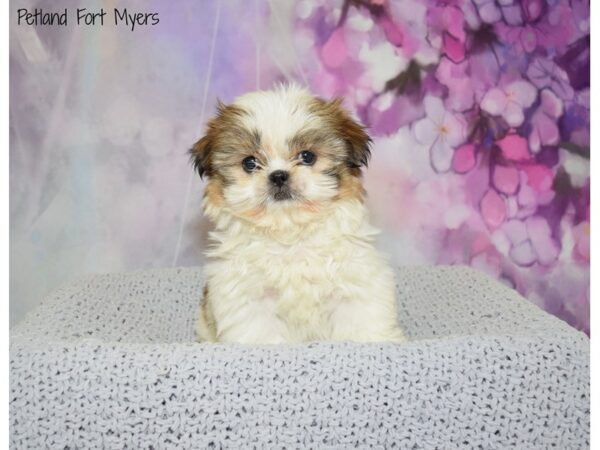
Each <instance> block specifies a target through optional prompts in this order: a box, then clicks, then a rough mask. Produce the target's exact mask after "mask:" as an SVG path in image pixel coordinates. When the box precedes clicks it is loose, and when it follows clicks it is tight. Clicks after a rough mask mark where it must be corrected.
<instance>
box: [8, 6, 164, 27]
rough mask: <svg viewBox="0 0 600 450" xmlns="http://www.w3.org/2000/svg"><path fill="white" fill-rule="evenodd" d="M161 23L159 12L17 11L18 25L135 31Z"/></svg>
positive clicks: (21, 9) (120, 10)
mask: <svg viewBox="0 0 600 450" xmlns="http://www.w3.org/2000/svg"><path fill="white" fill-rule="evenodd" d="M159 22H160V17H159V15H158V13H157V12H139V11H131V10H129V9H127V8H113V10H112V13H109V12H108V11H105V10H104V8H100V9H99V10H91V9H89V8H77V9H74V10H68V9H67V8H65V9H64V10H62V11H60V12H55V11H44V10H43V9H41V8H35V9H33V10H29V9H27V8H19V9H18V10H17V25H29V26H57V27H66V26H69V25H70V24H75V25H76V26H88V27H89V26H105V25H114V26H126V27H128V28H129V29H130V30H131V31H134V30H136V29H138V28H139V27H145V26H153V25H157V24H158V23H159Z"/></svg>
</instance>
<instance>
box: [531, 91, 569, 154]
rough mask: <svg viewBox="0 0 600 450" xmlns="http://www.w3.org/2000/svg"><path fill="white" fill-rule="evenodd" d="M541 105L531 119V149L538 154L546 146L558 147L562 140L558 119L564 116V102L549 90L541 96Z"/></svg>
mask: <svg viewBox="0 0 600 450" xmlns="http://www.w3.org/2000/svg"><path fill="white" fill-rule="evenodd" d="M540 99H541V103H540V106H539V107H538V109H537V110H536V112H535V113H534V114H533V116H532V117H531V126H532V130H531V133H530V134H529V148H530V149H531V151H532V152H534V153H537V152H539V151H540V149H541V148H542V146H544V145H556V144H558V142H559V140H560V132H559V130H558V125H557V119H558V118H559V117H560V116H562V114H563V104H562V101H561V100H560V99H559V98H558V97H557V96H556V95H554V93H553V92H552V91H550V90H548V89H544V90H543V91H542V92H541V94H540Z"/></svg>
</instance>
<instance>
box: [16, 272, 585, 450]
mask: <svg viewBox="0 0 600 450" xmlns="http://www.w3.org/2000/svg"><path fill="white" fill-rule="evenodd" d="M396 276H397V286H398V294H397V296H398V303H399V320H400V322H401V324H402V326H403V328H404V330H406V333H407V335H408V337H409V339H410V342H408V343H405V344H392V343H379V344H356V343H331V342H315V343H310V344H305V345H280V346H253V347H248V346H242V345H222V344H209V343H202V344H199V343H195V342H194V336H193V322H194V320H195V318H196V314H197V312H198V308H199V300H200V296H201V292H202V286H203V279H202V275H201V270H200V269H199V268H178V269H160V270H150V271H140V272H134V273H122V274H108V275H95V276H89V277H86V278H83V279H81V280H79V281H77V282H74V283H72V284H70V285H68V286H66V287H64V288H63V289H60V290H59V291H57V292H55V293H54V294H53V295H50V296H49V297H48V298H46V299H45V300H44V301H43V302H42V304H41V306H39V307H38V308H37V309H36V310H35V311H33V312H32V313H30V314H29V316H28V317H27V318H26V319H25V320H24V321H23V322H22V323H20V324H19V325H17V326H16V327H15V328H13V329H12V330H11V333H10V335H11V338H10V339H11V344H10V441H11V447H12V448H15V449H26V448H27V449H29V448H30V449H43V448H82V449H83V448H85V449H87V448H110V449H117V448H118V449H121V448H132V449H142V448H148V449H150V448H154V449H162V448H183V449H193V448H259V449H263V448H354V447H358V448H366V447H372V448H399V449H405V448H427V449H428V448H431V449H433V448H443V449H452V448H457V449H465V448H482V449H490V448H519V449H533V448H535V449H538V448H540V449H542V448H543V449H545V448H557V449H576V448H587V447H588V446H589V437H588V433H589V371H588V367H589V339H588V338H587V336H585V335H584V334H582V333H579V332H577V331H575V330H574V329H572V328H570V327H569V326H568V325H566V324H565V323H564V322H562V321H560V320H559V319H556V318H555V317H553V316H550V315H549V314H547V313H545V312H543V311H542V310H540V309H539V308H538V307H536V306H535V305H533V304H531V303H529V302H527V301H526V300H524V299H523V298H522V297H520V296H519V295H518V294H517V293H516V292H515V291H513V290H511V289H509V288H508V287H505V286H503V285H502V284H499V283H498V282H496V281H494V280H492V279H491V278H488V277H487V276H485V275H482V274H480V273H478V272H475V271H474V270H472V269H469V268H465V267H411V268H399V269H398V270H397V275H396Z"/></svg>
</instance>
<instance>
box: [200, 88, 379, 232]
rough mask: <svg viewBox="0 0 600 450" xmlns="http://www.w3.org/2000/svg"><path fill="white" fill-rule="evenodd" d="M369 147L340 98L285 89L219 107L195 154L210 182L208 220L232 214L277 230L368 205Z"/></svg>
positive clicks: (358, 126)
mask: <svg viewBox="0 0 600 450" xmlns="http://www.w3.org/2000/svg"><path fill="white" fill-rule="evenodd" d="M369 143H370V139H369V137H368V135H367V134H366V133H365V131H364V128H363V127H362V126H361V125H359V124H358V123H356V122H355V121H354V120H352V118H351V117H350V115H349V114H348V113H347V112H346V111H345V110H343V109H342V107H341V101H339V100H334V101H331V102H326V101H324V100H321V99H319V98H315V97H313V96H311V95H310V94H309V93H307V92H306V91H305V90H303V89H299V88H297V87H280V88H278V89H276V90H274V91H267V92H254V93H250V94H246V95H244V96H242V97H240V98H238V99H237V100H236V101H235V102H234V103H233V104H232V105H227V106H226V105H223V104H219V107H218V113H217V115H216V117H215V118H213V119H212V120H211V121H209V123H208V130H207V133H206V135H205V136H204V137H203V138H202V139H200V140H199V141H198V142H197V143H196V144H195V145H194V147H193V148H192V150H191V154H192V157H193V160H194V165H195V167H196V169H197V170H198V172H199V173H200V175H201V176H202V175H207V176H208V178H209V181H208V185H207V189H206V193H205V206H206V209H207V212H208V213H209V215H217V213H218V212H219V211H223V210H226V211H228V212H229V213H230V214H232V215H234V216H236V217H239V218H243V219H246V220H248V221H250V222H253V223H254V224H256V225H262V226H277V224H278V223H281V222H285V221H286V220H287V221H288V222H289V221H290V220H291V221H292V222H294V223H306V222H307V221H310V220H314V219H316V218H317V217H319V216H320V215H322V214H324V213H325V212H326V211H327V210H328V207H329V206H331V205H332V204H333V203H334V202H336V201H339V200H342V199H349V198H354V199H357V200H362V196H363V188H362V184H361V181H360V167H361V166H363V165H366V163H367V160H368V157H369ZM211 213H212V214H211Z"/></svg>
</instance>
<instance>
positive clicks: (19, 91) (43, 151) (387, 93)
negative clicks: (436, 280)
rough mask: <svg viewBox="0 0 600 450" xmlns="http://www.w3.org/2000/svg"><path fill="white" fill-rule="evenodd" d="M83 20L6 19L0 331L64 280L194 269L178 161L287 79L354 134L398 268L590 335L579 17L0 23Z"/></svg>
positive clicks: (421, 5)
mask: <svg viewBox="0 0 600 450" xmlns="http://www.w3.org/2000/svg"><path fill="white" fill-rule="evenodd" d="M79 3H81V2H77V1H75V2H73V1H71V0H69V1H52V2H51V1H49V0H43V1H42V0H40V1H33V0H17V1H16V3H13V2H11V66H10V70H11V88H10V89H11V105H10V117H11V320H14V319H18V318H19V317H21V316H22V314H23V313H24V311H26V310H28V309H30V308H31V307H32V306H33V305H35V304H36V303H37V301H39V298H40V297H41V295H42V294H44V293H46V292H48V291H50V290H51V289H54V288H55V287H56V286H57V285H59V284H61V283H62V282H65V281H66V280H68V279H70V278H73V277H74V276H77V275H78V274H80V273H85V272H97V271H117V270H128V269H133V268H144V267H153V266H154V267H156V266H168V265H193V264H200V263H201V262H202V248H203V246H204V245H205V237H206V230H207V228H208V227H209V224H208V223H207V222H206V220H204V219H203V218H202V216H201V213H200V201H201V195H202V190H203V186H204V185H203V183H202V182H201V181H200V180H199V179H198V178H197V177H196V176H195V175H194V174H193V171H192V169H191V167H190V166H189V162H188V159H187V155H186V150H187V148H189V145H190V144H191V143H193V142H194V140H195V139H197V138H198V137H199V135H200V133H201V130H202V127H203V124H204V123H205V122H206V120H207V118H208V117H209V115H210V114H211V112H212V111H213V105H214V103H215V101H216V98H217V97H219V98H221V99H222V100H224V101H231V100H232V99H233V98H234V97H235V96H236V95H238V94H241V93H243V92H245V91H248V90H252V89H256V88H268V87H270V86H271V85H272V84H273V83H275V82H278V81H286V80H287V81H295V82H297V83H300V84H302V85H305V86H307V87H309V88H310V89H311V90H313V91H314V92H315V93H317V94H319V95H322V96H325V97H332V96H341V97H343V98H344V103H345V105H346V106H347V107H348V108H350V109H351V110H352V111H353V112H355V114H356V115H357V116H358V117H359V118H360V119H361V120H362V121H363V122H364V123H365V124H366V125H368V126H369V128H370V133H371V135H372V136H373V138H374V149H373V158H372V161H371V163H370V166H369V169H368V170H367V172H366V174H365V183H366V185H367V189H368V192H369V197H368V202H369V207H370V209H371V211H372V213H373V220H374V222H375V223H376V224H377V225H378V226H379V227H380V228H381V229H382V234H381V237H380V242H379V245H381V247H382V248H383V249H384V250H386V251H387V253H388V254H390V255H391V257H392V259H393V260H394V262H396V263H399V264H467V265H470V266H472V267H475V268H477V269H479V270H482V271H485V272H487V273H489V274H490V275H492V276H493V277H495V278H497V279H499V280H501V281H502V282H505V283H507V284H508V285H510V286H512V287H514V288H515V289H517V290H518V291H519V292H520V293H521V294H523V295H524V296H525V297H527V298H528V299H529V300H530V301H532V302H534V303H536V304H538V305H539V306H541V307H542V308H544V309H545V310H547V311H549V312H551V313H553V314H555V315H557V316H558V317H560V318H562V319H564V320H566V321H567V322H569V323H570V324H572V325H573V326H575V327H576V328H578V329H581V330H583V331H585V332H587V333H589V323H590V322H589V296H590V293H589V278H590V276H589V261H590V244H589V242H590V211H589V208H590V195H589V192H590V188H589V187H590V177H589V156H590V148H589V131H590V122H589V117H590V106H589V92H590V79H589V78H590V71H589V64H590V38H589V36H590V21H589V3H588V2H582V1H575V0H573V1H567V0H529V1H522V2H518V1H513V0H448V1H441V0H438V1H433V0H418V1H417V0H397V1H393V0H370V1H369V0H346V1H343V0H338V1H325V0H299V1H288V0H272V1H270V2H263V1H259V0H254V1H252V0H210V1H203V2H196V1H192V0H182V1H180V2H170V1H167V0H151V1H139V0H123V1H122V2H119V4H118V5H115V4H113V2H110V1H99V2H97V6H104V7H106V8H107V9H108V8H112V7H113V6H120V7H125V6H126V7H128V8H130V9H132V10H133V9H136V10H144V11H156V12H158V13H159V15H160V19H161V21H160V24H159V25H157V26H155V27H152V28H148V27H147V28H140V29H139V30H137V31H135V32H131V31H130V30H128V29H127V28H118V27H111V26H105V27H101V28H94V29H86V30H83V29H78V28H76V27H69V28H65V29H53V28H51V27H45V28H23V27H16V26H15V24H14V17H12V15H14V14H13V13H14V11H13V10H12V9H13V6H14V8H15V9H16V7H17V6H26V7H31V8H33V7H34V6H36V7H40V6H41V7H44V8H46V9H49V10H51V9H54V10H61V8H65V7H69V8H71V9H73V8H75V7H76V6H80V5H79ZM86 6H88V7H90V6H89V5H86Z"/></svg>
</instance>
